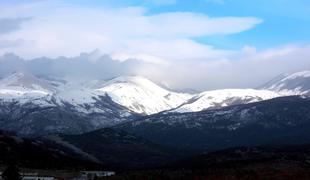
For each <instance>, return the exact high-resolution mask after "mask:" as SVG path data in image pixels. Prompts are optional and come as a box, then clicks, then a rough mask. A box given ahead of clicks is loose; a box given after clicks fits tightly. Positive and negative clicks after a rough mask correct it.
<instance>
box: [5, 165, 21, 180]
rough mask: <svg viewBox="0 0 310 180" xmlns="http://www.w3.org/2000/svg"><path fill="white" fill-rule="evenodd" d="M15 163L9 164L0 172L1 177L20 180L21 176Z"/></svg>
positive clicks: (7, 179) (8, 179)
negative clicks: (0, 173)
mask: <svg viewBox="0 0 310 180" xmlns="http://www.w3.org/2000/svg"><path fill="white" fill-rule="evenodd" d="M18 171H19V170H18V168H17V166H16V165H9V166H8V167H7V168H6V170H5V171H4V172H3V173H2V178H3V179H4V180H21V179H22V178H21V176H20V174H19V172H18Z"/></svg>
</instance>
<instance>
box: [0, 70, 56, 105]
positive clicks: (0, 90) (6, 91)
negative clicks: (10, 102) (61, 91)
mask: <svg viewBox="0 0 310 180" xmlns="http://www.w3.org/2000/svg"><path fill="white" fill-rule="evenodd" d="M54 91H55V87H53V86H52V85H51V84H50V83H49V82H48V81H46V80H43V79H40V78H37V77H36V76H33V75H32V74H28V73H22V72H15V73H12V74H11V75H9V76H7V77H6V78H3V79H1V80H0V97H1V98H2V99H3V98H10V97H11V98H14V97H21V98H23V99H26V98H35V97H43V96H47V95H49V94H52V93H53V92H54Z"/></svg>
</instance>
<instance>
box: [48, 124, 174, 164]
mask: <svg viewBox="0 0 310 180" xmlns="http://www.w3.org/2000/svg"><path fill="white" fill-rule="evenodd" d="M43 140H44V141H49V142H50V143H53V144H54V145H53V146H54V147H58V148H60V149H67V150H68V151H69V152H71V151H75V152H76V154H75V155H76V156H82V157H90V159H92V160H96V161H97V162H100V163H101V164H104V165H107V166H109V167H112V168H126V169H128V168H147V167H151V166H158V165H162V164H164V163H166V162H168V161H172V160H174V159H175V157H177V156H178V152H173V151H171V150H168V149H166V148H163V147H161V146H158V145H156V144H153V143H151V142H149V141H147V140H144V139H142V138H140V137H137V136H135V135H133V134H130V133H127V132H125V131H121V130H113V129H109V128H105V129H101V130H97V131H93V132H89V133H85V134H81V135H56V136H55V135H54V136H47V137H45V138H44V139H43Z"/></svg>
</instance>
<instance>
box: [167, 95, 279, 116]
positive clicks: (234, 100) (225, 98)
mask: <svg viewBox="0 0 310 180" xmlns="http://www.w3.org/2000/svg"><path fill="white" fill-rule="evenodd" d="M278 96H280V95H279V94H277V93H274V92H272V91H267V90H254V89H223V90H215V91H205V92H202V93H200V94H198V95H196V96H194V97H193V98H192V99H190V100H189V101H188V102H187V103H184V104H182V105H181V106H179V107H178V108H176V109H174V110H172V111H171V112H181V113H183V112H197V111H202V110H206V109H212V108H213V109H214V108H220V107H226V106H231V105H237V104H246V103H252V102H257V101H262V100H267V99H272V98H275V97H278Z"/></svg>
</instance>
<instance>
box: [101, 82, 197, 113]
mask: <svg viewBox="0 0 310 180" xmlns="http://www.w3.org/2000/svg"><path fill="white" fill-rule="evenodd" d="M98 91H100V92H104V93H107V94H108V96H110V97H111V98H112V100H113V101H114V102H116V103H118V104H120V105H122V106H124V107H127V108H128V109H130V110H132V111H134V112H136V113H140V114H148V115H149V114H155V113H158V112H162V111H165V110H170V109H172V108H176V107H177V106H179V105H181V104H183V103H184V102H186V101H187V100H188V99H190V98H191V97H192V95H190V94H186V93H176V92H172V91H169V90H166V89H164V88H162V87H160V86H158V85H157V84H155V83H153V82H152V81H150V80H148V79H146V78H143V77H139V76H127V77H118V78H115V79H112V80H111V81H108V82H107V83H105V84H104V85H103V87H102V88H99V89H98Z"/></svg>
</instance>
